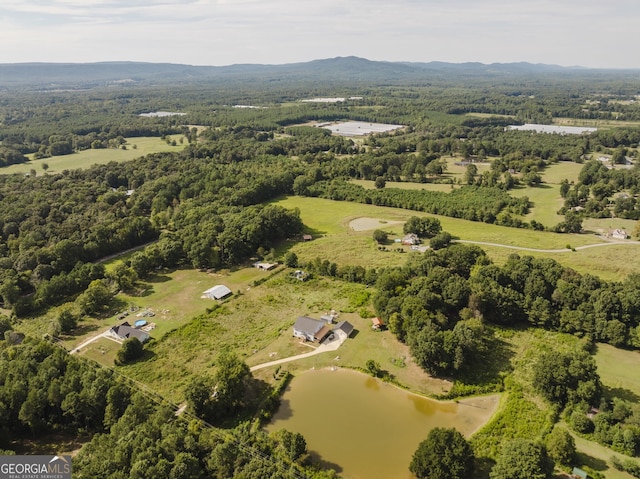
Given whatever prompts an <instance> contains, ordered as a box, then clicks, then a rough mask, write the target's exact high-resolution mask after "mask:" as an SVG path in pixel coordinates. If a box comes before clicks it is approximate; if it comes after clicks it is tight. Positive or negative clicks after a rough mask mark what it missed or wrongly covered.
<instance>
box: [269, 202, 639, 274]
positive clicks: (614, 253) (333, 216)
mask: <svg viewBox="0 0 640 479" xmlns="http://www.w3.org/2000/svg"><path fill="white" fill-rule="evenodd" d="M276 203H277V204H279V205H281V206H283V207H285V208H299V209H300V212H301V216H302V220H303V222H304V224H305V225H306V226H307V228H308V229H309V231H311V232H313V233H314V234H316V235H317V236H316V237H315V238H316V239H314V240H313V241H312V242H308V243H291V244H288V245H287V248H288V249H290V250H291V251H294V252H295V253H296V254H297V255H298V257H299V259H300V260H301V261H309V260H311V259H314V258H315V257H317V256H320V257H321V258H328V259H331V261H335V262H336V263H339V264H353V265H360V266H365V267H383V266H392V265H399V264H402V263H404V261H405V259H406V255H403V254H400V253H395V252H390V251H387V252H381V251H378V249H377V246H376V245H375V244H374V241H373V237H372V230H371V231H354V230H353V229H351V228H350V226H349V224H350V222H351V221H352V220H354V219H357V218H362V217H370V218H379V219H382V220H386V221H390V222H391V221H406V220H407V219H408V218H409V217H411V216H426V215H425V214H424V213H419V212H412V211H407V210H402V209H397V208H386V207H380V206H374V205H365V204H356V203H348V202H339V201H331V200H324V199H320V198H305V197H295V196H291V197H287V198H282V199H280V200H278V201H277V202H276ZM438 219H439V220H440V222H441V223H442V227H443V229H444V230H445V231H448V232H450V233H451V234H452V235H454V236H455V237H457V238H459V239H464V240H470V241H480V242H486V243H497V244H501V245H508V246H512V247H521V248H522V247H525V248H535V249H550V250H563V251H562V252H555V253H544V252H531V251H525V250H518V249H510V248H504V247H498V246H490V245H481V247H482V249H484V250H485V251H486V252H487V254H488V255H489V256H490V257H491V258H492V259H493V260H494V261H495V262H496V263H498V264H502V263H503V262H504V261H506V259H507V258H508V257H509V255H511V254H513V253H518V254H520V255H532V256H544V257H549V258H553V259H555V260H557V261H558V262H560V263H562V264H563V265H565V266H568V267H571V268H574V269H575V270H577V271H579V272H582V273H591V274H594V275H597V276H601V277H602V278H604V279H608V280H621V279H624V278H625V277H626V276H628V275H629V274H631V273H633V272H637V271H638V270H639V269H640V255H638V254H636V253H637V251H638V249H640V245H638V244H634V243H630V244H627V245H611V246H603V247H598V248H589V249H584V250H578V251H570V250H568V249H566V246H567V245H569V246H571V247H572V248H575V247H579V246H584V245H591V244H602V243H604V242H605V241H604V240H603V239H602V238H599V237H598V236H596V235H591V234H570V235H569V234H558V233H550V232H543V231H533V230H528V229H516V228H508V227H505V226H496V225H488V224H484V223H478V222H472V221H465V220H461V219H456V218H448V217H443V216H439V217H438ZM379 228H380V229H383V230H385V231H388V232H390V233H391V235H392V237H394V236H395V237H397V236H400V235H401V234H402V227H401V225H393V226H389V227H384V226H383V225H382V226H380V227H379ZM394 248H395V246H394V245H389V246H388V249H394ZM405 251H407V252H408V251H409V250H408V249H406V250H405Z"/></svg>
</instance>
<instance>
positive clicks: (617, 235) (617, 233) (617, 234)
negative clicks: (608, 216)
mask: <svg viewBox="0 0 640 479" xmlns="http://www.w3.org/2000/svg"><path fill="white" fill-rule="evenodd" d="M609 236H611V237H612V238H613V239H621V240H622V239H627V236H628V235H627V232H626V231H625V230H621V229H615V230H613V231H612V232H611V233H610V234H609Z"/></svg>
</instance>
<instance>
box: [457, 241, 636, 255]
mask: <svg viewBox="0 0 640 479" xmlns="http://www.w3.org/2000/svg"><path fill="white" fill-rule="evenodd" d="M452 242H454V243H469V244H479V245H485V246H497V247H498V248H509V249H516V250H520V251H533V252H535V253H568V252H570V251H573V250H572V249H569V248H562V249H538V248H526V247H524V246H512V245H508V244H500V243H486V242H484V241H469V240H453V241H452ZM639 244H640V241H631V240H628V241H609V242H607V243H595V244H588V245H584V246H576V247H575V248H573V249H575V250H576V251H578V250H582V249H587V248H598V247H600V246H616V245H618V246H619V245H639Z"/></svg>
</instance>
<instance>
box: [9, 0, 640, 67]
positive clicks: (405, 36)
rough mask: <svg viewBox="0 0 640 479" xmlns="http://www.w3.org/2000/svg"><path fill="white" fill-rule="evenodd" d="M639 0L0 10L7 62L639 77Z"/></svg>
mask: <svg viewBox="0 0 640 479" xmlns="http://www.w3.org/2000/svg"><path fill="white" fill-rule="evenodd" d="M638 20H640V2H638V0H386V1H383V0H0V45H1V47H0V63H22V62H73V63H80V62H94V61H146V62H168V63H184V64H189V65H232V64H238V63H260V64H284V63H295V62H305V61H311V60H316V59H323V58H333V57H338V56H351V55H354V56H358V57H363V58H368V59H370V60H382V61H410V62H429V61H444V62H453V63H462V62H469V61H472V62H481V63H495V62H500V63H509V62H520V61H526V62H531V63H546V64H555V65H562V66H577V65H579V66H585V67H596V68H640V55H638V54H637V50H636V48H635V45H637V44H638V32H639V30H640V29H639V27H638V25H639V24H640V22H638Z"/></svg>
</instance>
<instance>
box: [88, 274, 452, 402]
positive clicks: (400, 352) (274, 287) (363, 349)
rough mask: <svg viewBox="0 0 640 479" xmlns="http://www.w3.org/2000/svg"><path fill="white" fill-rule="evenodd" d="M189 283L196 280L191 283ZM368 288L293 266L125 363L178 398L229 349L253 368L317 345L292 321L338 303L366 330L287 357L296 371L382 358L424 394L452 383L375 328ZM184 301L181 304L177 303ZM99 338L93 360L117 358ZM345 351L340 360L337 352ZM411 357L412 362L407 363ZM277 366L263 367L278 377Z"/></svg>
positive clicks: (358, 364)
mask: <svg viewBox="0 0 640 479" xmlns="http://www.w3.org/2000/svg"><path fill="white" fill-rule="evenodd" d="M185 286H188V285H185ZM363 291H366V288H365V287H364V286H361V285H353V284H348V283H343V282H340V281H333V280H328V279H324V278H317V279H312V280H310V281H307V282H304V283H303V282H299V281H297V280H293V279H289V278H288V275H287V274H286V272H285V271H283V272H281V273H279V274H276V275H274V276H273V277H272V278H271V279H270V280H268V281H267V282H266V283H263V284H261V285H260V286H258V287H250V288H249V289H245V291H243V293H242V295H241V296H236V297H234V298H233V299H231V300H230V301H228V302H227V303H225V306H224V307H223V308H222V309H221V310H219V311H217V312H215V313H214V314H211V315H205V316H202V317H199V318H197V319H194V320H192V321H191V322H189V323H188V324H185V325H184V326H182V327H180V328H178V329H176V330H175V331H173V332H171V333H169V334H166V335H165V336H164V337H163V338H162V339H160V340H158V341H155V342H153V343H151V344H150V345H149V346H148V347H147V360H146V361H141V362H138V363H136V364H133V365H130V366H126V367H124V368H122V371H123V372H124V373H125V374H127V375H128V376H131V377H133V378H134V379H137V380H139V381H142V382H144V383H145V384H148V385H149V386H150V387H151V388H153V389H154V390H156V391H158V392H160V393H161V394H163V395H166V396H167V397H169V398H171V399H173V400H175V401H181V400H182V399H183V390H184V387H185V386H186V383H187V382H188V380H189V378H190V377H192V376H193V375H194V374H204V373H207V372H211V371H212V369H213V364H214V361H215V358H216V357H217V355H218V354H219V352H220V351H221V350H222V349H224V348H231V349H232V350H233V351H236V352H237V353H238V354H240V355H241V357H242V358H243V359H244V360H245V361H246V362H247V364H249V365H250V366H253V365H256V364H261V363H263V362H267V361H271V360H273V359H276V358H281V357H288V356H291V355H295V354H299V353H303V352H308V351H310V349H309V346H307V345H304V344H300V342H299V341H298V340H297V339H295V338H293V336H292V334H291V326H292V325H293V323H294V322H295V320H296V318H297V317H298V316H301V315H311V316H312V317H316V318H318V317H319V316H320V315H321V314H324V313H325V312H326V311H329V310H331V309H336V310H337V311H340V312H341V315H340V319H341V320H348V321H350V322H352V324H354V326H355V327H356V329H357V330H358V333H357V334H356V335H355V338H353V340H350V341H348V342H347V344H345V345H343V347H341V348H340V350H338V351H337V352H335V353H327V354H322V355H318V356H314V357H312V358H308V359H305V360H301V361H299V362H293V363H287V364H286V365H285V366H284V368H285V369H287V370H290V371H297V370H301V369H308V368H311V367H325V366H330V365H341V366H348V367H364V366H365V363H366V361H367V360H368V359H375V360H377V361H379V362H380V364H381V365H382V367H383V368H384V369H387V370H388V371H390V372H391V373H392V374H394V376H396V377H397V378H398V380H400V381H401V382H402V383H403V384H408V385H409V386H410V387H411V389H412V390H415V391H417V392H421V393H423V394H439V393H441V392H443V391H446V390H447V389H448V387H449V386H450V385H449V383H448V382H446V381H442V380H436V379H433V378H430V377H429V376H428V375H427V374H426V373H424V372H423V371H421V370H420V369H419V368H418V367H417V366H416V365H415V364H413V363H411V361H409V360H408V359H407V358H408V357H409V354H408V351H407V348H406V346H404V345H402V344H401V343H399V342H398V341H397V340H395V339H394V338H393V337H392V336H391V335H390V333H388V332H382V333H376V332H373V331H372V330H371V328H370V325H371V322H370V320H369V319H363V318H361V317H360V316H359V314H358V313H357V312H356V311H355V309H356V308H354V306H353V301H354V299H353V298H354V297H359V296H360V295H361V294H362V292H363ZM176 306H177V305H176ZM101 346H102V347H104V345H101V344H97V345H96V347H95V348H90V351H89V352H88V353H87V354H88V355H89V357H91V358H92V359H97V360H98V361H101V357H105V358H106V362H107V363H108V362H109V361H110V358H109V355H108V354H103V353H102V352H101V351H100V349H99V348H100V347H101ZM338 356H339V358H337V357H338ZM402 361H405V362H406V364H405V366H404V367H402V366H400V365H399V364H400V363H401V362H402ZM274 369H275V368H267V369H265V370H260V371H258V372H257V373H256V376H257V377H258V378H262V379H265V380H270V378H272V374H273V371H274Z"/></svg>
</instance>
